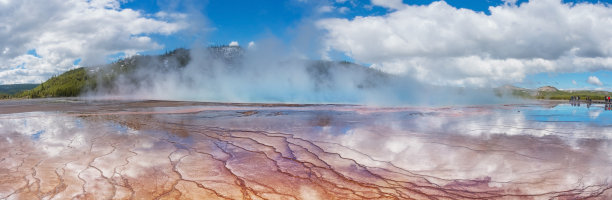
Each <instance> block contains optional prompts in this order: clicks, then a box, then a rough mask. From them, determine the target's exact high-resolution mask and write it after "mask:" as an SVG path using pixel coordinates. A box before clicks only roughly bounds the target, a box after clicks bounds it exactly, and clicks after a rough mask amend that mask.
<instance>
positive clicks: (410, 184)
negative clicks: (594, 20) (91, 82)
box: [0, 99, 612, 199]
mask: <svg viewBox="0 0 612 200" xmlns="http://www.w3.org/2000/svg"><path fill="white" fill-rule="evenodd" d="M611 136H612V111H608V110H607V109H606V108H605V107H604V106H603V105H592V106H590V107H588V108H587V107H586V105H581V106H572V105H568V104H564V102H558V103H555V102H536V103H533V104H521V105H487V106H457V107H397V108H390V107H367V106H353V105H288V104H222V103H196V102H167V101H87V100H79V99H43V100H19V101H0V199H39V198H40V199H70V198H77V199H154V198H158V199H367V198H374V199H550V198H558V199H580V198H592V199H610V198H612V189H610V188H611V187H612V140H611Z"/></svg>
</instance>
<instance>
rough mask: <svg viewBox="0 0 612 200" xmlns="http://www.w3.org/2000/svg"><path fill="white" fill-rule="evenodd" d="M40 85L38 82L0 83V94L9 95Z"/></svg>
mask: <svg viewBox="0 0 612 200" xmlns="http://www.w3.org/2000/svg"><path fill="white" fill-rule="evenodd" d="M36 86H38V84H11V85H0V96H4V97H7V96H9V95H14V94H16V93H19V92H22V91H24V90H31V89H33V88H35V87H36Z"/></svg>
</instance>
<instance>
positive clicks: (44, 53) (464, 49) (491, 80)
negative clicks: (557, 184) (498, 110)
mask: <svg viewBox="0 0 612 200" xmlns="http://www.w3.org/2000/svg"><path fill="white" fill-rule="evenodd" d="M611 3H612V2H611V1H608V0H607V1H596V0H591V1H587V0H573V1H570V0H564V1H560V0H530V1H527V0H472V1H465V0H447V1H432V0H404V1H401V0H371V1H370V0H362V1H358V0H286V1H280V0H266V1H243V0H209V1H201V0H200V1H198V0H182V1H171V0H157V1H151V0H149V1H137V0H45V1H42V0H0V38H3V39H2V40H0V84H14V83H40V82H43V81H44V80H46V79H48V78H49V77H51V76H53V75H58V74H61V73H62V72H64V71H66V70H69V69H73V68H77V67H84V66H92V65H98V64H104V63H109V62H113V61H115V60H117V59H120V58H124V57H127V56H132V55H137V54H159V53H163V52H165V51H169V50H172V49H175V48H192V47H194V46H198V45H203V46H209V45H228V44H230V43H233V44H238V45H241V46H243V47H247V46H249V45H251V46H258V45H267V44H270V41H275V44H281V45H282V46H284V48H285V49H286V50H287V51H288V52H291V53H293V54H295V55H297V56H298V57H300V58H305V59H315V60H316V59H323V60H347V61H351V62H355V63H359V64H362V65H364V66H366V67H371V68H376V69H379V70H382V71H384V72H388V73H392V74H399V75H403V76H408V77H410V78H413V79H415V80H417V81H421V82H424V83H428V84H433V85H450V86H460V87H496V86H501V85H506V84H512V85H516V86H520V87H526V88H537V87H540V86H545V85H552V86H555V87H558V88H560V89H568V90H571V89H598V90H609V91H612V28H611V27H612V7H611V6H610V4H611Z"/></svg>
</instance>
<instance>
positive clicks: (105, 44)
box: [0, 0, 187, 84]
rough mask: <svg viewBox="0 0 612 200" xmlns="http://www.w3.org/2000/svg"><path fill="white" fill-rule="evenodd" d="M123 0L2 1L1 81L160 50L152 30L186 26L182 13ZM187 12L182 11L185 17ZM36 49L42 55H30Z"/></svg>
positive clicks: (28, 79)
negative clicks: (151, 11) (130, 5)
mask: <svg viewBox="0 0 612 200" xmlns="http://www.w3.org/2000/svg"><path fill="white" fill-rule="evenodd" d="M123 1H124V0H91V1H87V0H49V1H45V2H44V3H42V2H40V1H3V3H2V4H0V13H2V15H0V38H2V40H0V49H2V52H1V54H0V84H10V83H38V82H41V81H44V80H46V79H47V78H48V77H49V76H51V75H53V74H59V73H61V72H63V71H66V70H68V69H70V68H73V67H75V66H74V65H73V63H74V61H75V60H77V59H79V58H80V59H81V63H80V64H81V65H92V64H101V63H105V62H106V56H108V55H112V54H117V53H125V54H126V55H130V54H135V53H137V52H139V51H145V50H153V49H159V48H162V47H163V46H162V45H160V44H158V43H156V42H155V41H153V40H152V39H151V37H149V35H150V34H163V35H167V34H172V33H175V32H177V31H179V30H182V29H183V28H185V27H186V26H187V25H186V23H185V22H184V21H183V20H184V18H180V17H181V15H174V14H168V13H166V15H165V18H163V19H162V18H161V17H152V16H149V15H146V14H143V13H141V12H139V11H135V10H131V9H122V8H121V7H120V6H121V3H122V2H123ZM182 17H184V16H182ZM32 49H34V50H35V51H36V53H37V54H38V55H39V57H35V56H31V55H27V54H26V52H27V51H28V50H32Z"/></svg>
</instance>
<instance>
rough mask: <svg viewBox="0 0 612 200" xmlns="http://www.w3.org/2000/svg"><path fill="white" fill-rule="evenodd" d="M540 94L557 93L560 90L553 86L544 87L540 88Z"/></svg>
mask: <svg viewBox="0 0 612 200" xmlns="http://www.w3.org/2000/svg"><path fill="white" fill-rule="evenodd" d="M538 91H539V92H557V91H559V89H557V88H556V87H553V86H543V87H539V88H538Z"/></svg>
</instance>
